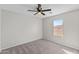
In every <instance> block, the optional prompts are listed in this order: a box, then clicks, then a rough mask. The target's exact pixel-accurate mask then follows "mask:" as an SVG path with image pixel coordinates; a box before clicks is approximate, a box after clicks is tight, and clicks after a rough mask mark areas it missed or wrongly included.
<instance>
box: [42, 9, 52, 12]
mask: <svg viewBox="0 0 79 59" xmlns="http://www.w3.org/2000/svg"><path fill="white" fill-rule="evenodd" d="M45 11H51V9H45V10H42V12H45Z"/></svg>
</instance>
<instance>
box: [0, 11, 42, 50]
mask: <svg viewBox="0 0 79 59" xmlns="http://www.w3.org/2000/svg"><path fill="white" fill-rule="evenodd" d="M1 15H2V28H1V30H2V33H1V34H2V39H1V48H2V49H6V48H10V47H13V46H16V45H20V44H24V43H27V42H31V41H34V40H38V39H42V20H40V19H39V18H35V17H32V16H30V15H24V14H20V13H16V12H12V11H7V10H2V11H1Z"/></svg>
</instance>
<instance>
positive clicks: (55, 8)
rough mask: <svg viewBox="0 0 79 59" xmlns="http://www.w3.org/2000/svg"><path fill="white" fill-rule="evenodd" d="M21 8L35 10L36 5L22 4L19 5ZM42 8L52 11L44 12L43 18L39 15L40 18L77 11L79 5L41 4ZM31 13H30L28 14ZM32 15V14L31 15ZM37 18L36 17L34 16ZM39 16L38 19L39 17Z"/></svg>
mask: <svg viewBox="0 0 79 59" xmlns="http://www.w3.org/2000/svg"><path fill="white" fill-rule="evenodd" d="M21 6H23V7H26V9H27V10H28V9H35V8H36V7H37V5H34V4H24V5H21ZM42 8H43V9H48V8H51V9H52V11H51V12H45V14H46V15H45V16H42V15H40V16H41V17H49V16H54V15H58V14H61V13H64V12H69V11H72V10H76V9H79V4H42ZM29 13H31V12H29ZM31 14H33V12H32V13H31ZM36 16H38V15H36ZM40 16H39V17H40Z"/></svg>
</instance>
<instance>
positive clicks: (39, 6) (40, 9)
mask: <svg viewBox="0 0 79 59" xmlns="http://www.w3.org/2000/svg"><path fill="white" fill-rule="evenodd" d="M28 11H32V12H36V13H35V14H34V15H36V14H38V13H41V14H42V15H45V13H44V12H47V11H51V9H44V10H43V9H42V7H41V4H38V7H37V8H36V10H28Z"/></svg>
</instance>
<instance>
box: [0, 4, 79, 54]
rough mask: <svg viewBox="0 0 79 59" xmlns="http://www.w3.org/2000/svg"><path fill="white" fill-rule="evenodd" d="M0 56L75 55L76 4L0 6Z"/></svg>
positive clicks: (78, 35) (78, 47)
mask: <svg viewBox="0 0 79 59" xmlns="http://www.w3.org/2000/svg"><path fill="white" fill-rule="evenodd" d="M0 54H79V4H0Z"/></svg>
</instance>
